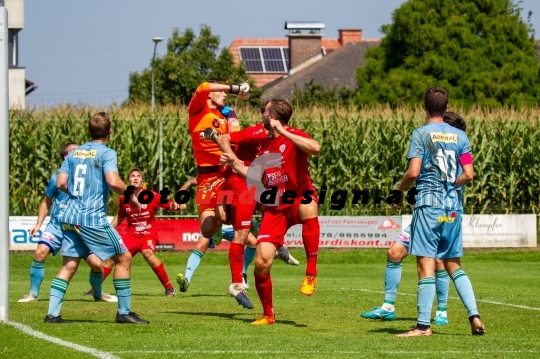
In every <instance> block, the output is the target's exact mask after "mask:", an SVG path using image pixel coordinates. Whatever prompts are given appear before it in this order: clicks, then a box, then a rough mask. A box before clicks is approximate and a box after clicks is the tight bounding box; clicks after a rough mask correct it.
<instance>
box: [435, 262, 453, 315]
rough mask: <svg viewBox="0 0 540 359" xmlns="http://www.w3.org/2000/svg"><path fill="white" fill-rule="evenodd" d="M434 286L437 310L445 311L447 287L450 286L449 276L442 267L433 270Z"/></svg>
mask: <svg viewBox="0 0 540 359" xmlns="http://www.w3.org/2000/svg"><path fill="white" fill-rule="evenodd" d="M435 276H436V277H435V288H437V310H438V311H440V312H446V307H447V305H448V287H449V286H450V276H449V275H448V272H447V271H446V270H444V269H442V270H437V271H435Z"/></svg>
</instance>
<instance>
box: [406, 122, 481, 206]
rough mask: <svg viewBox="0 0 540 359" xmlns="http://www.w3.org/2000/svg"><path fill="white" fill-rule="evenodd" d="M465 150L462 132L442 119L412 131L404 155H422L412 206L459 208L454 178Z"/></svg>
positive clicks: (467, 150) (419, 156)
mask: <svg viewBox="0 0 540 359" xmlns="http://www.w3.org/2000/svg"><path fill="white" fill-rule="evenodd" d="M465 153H471V145H470V143H469V139H468V138H467V135H466V134H465V132H463V131H461V130H460V129H457V128H455V127H452V126H450V125H448V124H446V123H444V122H440V123H439V122H437V123H429V124H427V125H425V126H422V127H419V128H417V129H415V130H414V131H413V133H412V139H411V145H410V147H409V156H408V158H409V159H411V158H421V159H422V167H421V169H420V175H419V176H418V179H417V180H416V190H417V191H418V194H417V195H416V203H415V205H414V206H415V207H420V206H432V207H437V208H442V209H446V210H459V209H460V208H462V206H461V201H460V200H459V199H458V196H457V192H456V186H455V182H456V178H457V176H458V168H459V167H460V165H459V160H460V157H461V156H462V155H463V154H465Z"/></svg>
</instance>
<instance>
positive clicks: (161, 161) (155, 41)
mask: <svg viewBox="0 0 540 359" xmlns="http://www.w3.org/2000/svg"><path fill="white" fill-rule="evenodd" d="M162 40H163V38H162V37H154V38H153V39H152V41H154V55H153V56H152V118H154V107H155V102H156V99H155V94H154V60H155V58H156V49H157V44H158V43H159V42H161V41H162ZM162 189H163V125H162V123H161V116H160V117H159V190H160V191H161V190H162Z"/></svg>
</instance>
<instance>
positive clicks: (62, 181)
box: [56, 173, 69, 194]
mask: <svg viewBox="0 0 540 359" xmlns="http://www.w3.org/2000/svg"><path fill="white" fill-rule="evenodd" d="M68 179H69V176H68V174H67V173H59V174H58V178H57V179H56V188H58V189H59V190H60V191H62V192H64V193H67V194H69V191H68Z"/></svg>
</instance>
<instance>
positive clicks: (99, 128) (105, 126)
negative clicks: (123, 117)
mask: <svg viewBox="0 0 540 359" xmlns="http://www.w3.org/2000/svg"><path fill="white" fill-rule="evenodd" d="M110 131H111V120H110V119H109V115H107V114H106V113H105V112H99V113H97V114H95V115H94V116H92V117H91V118H90V120H88V133H90V137H91V138H92V139H93V140H100V139H105V138H107V136H109V132H110Z"/></svg>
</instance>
